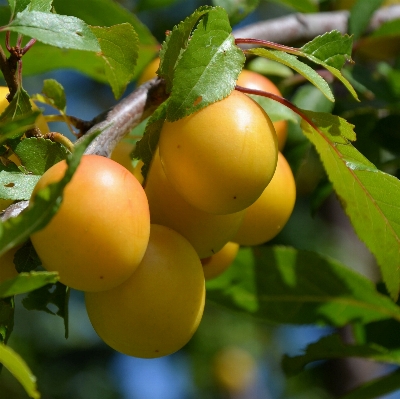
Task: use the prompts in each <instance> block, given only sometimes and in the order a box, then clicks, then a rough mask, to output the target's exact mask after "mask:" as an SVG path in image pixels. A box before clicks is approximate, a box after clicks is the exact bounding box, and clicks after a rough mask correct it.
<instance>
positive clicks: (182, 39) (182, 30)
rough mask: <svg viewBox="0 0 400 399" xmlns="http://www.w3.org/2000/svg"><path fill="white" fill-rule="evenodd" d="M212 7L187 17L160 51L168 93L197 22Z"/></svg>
mask: <svg viewBox="0 0 400 399" xmlns="http://www.w3.org/2000/svg"><path fill="white" fill-rule="evenodd" d="M211 9H212V8H211V7H200V8H199V9H197V10H196V11H195V12H194V13H193V14H191V15H189V16H188V17H186V18H185V19H184V20H183V21H182V22H180V23H179V24H178V25H176V26H174V28H173V29H172V31H171V32H169V33H168V35H167V37H166V39H165V41H164V42H163V44H162V47H161V50H160V58H161V62H160V67H159V76H161V77H162V78H163V79H165V82H166V91H167V93H168V92H170V91H171V89H172V81H173V78H174V71H175V65H176V63H177V61H178V59H179V57H180V55H181V52H182V49H185V48H186V47H187V45H188V41H189V37H190V35H191V33H192V30H193V28H194V27H195V25H196V23H197V21H198V20H199V19H200V18H201V17H202V16H203V15H204V14H207V13H208V12H209V11H210V10H211Z"/></svg>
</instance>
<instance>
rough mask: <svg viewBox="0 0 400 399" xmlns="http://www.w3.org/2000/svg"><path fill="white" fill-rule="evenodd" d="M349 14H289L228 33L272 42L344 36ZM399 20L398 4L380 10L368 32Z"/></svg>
mask: <svg viewBox="0 0 400 399" xmlns="http://www.w3.org/2000/svg"><path fill="white" fill-rule="evenodd" d="M349 16H350V13H349V11H334V12H320V13H315V14H300V13H296V14H290V15H288V16H284V17H280V18H275V19H270V20H266V21H261V22H256V23H254V24H250V25H247V26H245V27H243V28H240V29H235V30H234V31H233V32H232V33H233V35H234V36H235V37H251V38H254V39H263V40H269V41H271V42H276V43H281V44H285V43H293V42H296V41H308V40H311V39H313V38H314V37H315V36H318V35H322V34H324V33H325V32H329V31H331V30H334V29H336V30H338V31H340V32H341V33H342V34H344V33H348V20H349ZM399 18H400V5H394V6H390V7H385V8H380V9H379V10H377V11H376V12H375V13H374V14H373V16H372V18H371V21H370V24H369V27H368V31H373V30H376V29H377V28H379V27H380V26H381V25H382V24H383V23H385V22H387V21H391V20H394V19H399Z"/></svg>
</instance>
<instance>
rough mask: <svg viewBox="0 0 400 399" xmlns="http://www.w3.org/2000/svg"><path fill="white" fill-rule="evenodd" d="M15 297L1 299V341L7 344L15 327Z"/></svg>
mask: <svg viewBox="0 0 400 399" xmlns="http://www.w3.org/2000/svg"><path fill="white" fill-rule="evenodd" d="M14 312H15V303H14V297H9V298H2V299H0V342H1V343H4V344H6V343H7V341H8V339H9V338H10V335H11V333H12V330H13V328H14Z"/></svg>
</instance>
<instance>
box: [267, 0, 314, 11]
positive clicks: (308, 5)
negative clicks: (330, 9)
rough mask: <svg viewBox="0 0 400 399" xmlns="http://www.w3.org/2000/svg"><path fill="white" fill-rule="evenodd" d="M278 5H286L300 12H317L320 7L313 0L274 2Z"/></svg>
mask: <svg viewBox="0 0 400 399" xmlns="http://www.w3.org/2000/svg"><path fill="white" fill-rule="evenodd" d="M273 1H275V2H276V3H280V4H285V5H287V6H289V7H292V8H294V9H295V10H297V11H300V12H317V11H318V6H317V4H316V3H315V1H313V0H273Z"/></svg>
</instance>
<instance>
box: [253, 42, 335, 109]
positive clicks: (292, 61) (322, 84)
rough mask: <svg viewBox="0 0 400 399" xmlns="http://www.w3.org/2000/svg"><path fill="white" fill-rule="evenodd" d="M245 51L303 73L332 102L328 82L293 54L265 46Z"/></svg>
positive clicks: (332, 98)
mask: <svg viewBox="0 0 400 399" xmlns="http://www.w3.org/2000/svg"><path fill="white" fill-rule="evenodd" d="M247 53H250V54H254V55H258V56H260V57H264V58H267V59H270V60H273V61H277V62H280V63H282V64H284V65H286V66H288V67H290V68H292V69H294V70H295V71H296V72H298V73H299V74H301V75H303V76H304V77H305V78H306V79H307V80H309V81H310V82H311V83H312V84H313V85H315V86H316V87H318V89H320V90H321V91H322V93H323V94H324V95H325V97H326V98H327V99H328V100H330V101H332V102H333V101H334V100H335V99H334V97H333V94H332V91H331V89H330V87H329V85H328V83H327V82H326V81H325V80H324V79H323V78H322V77H321V76H320V75H318V73H317V72H315V71H314V69H312V68H311V67H309V66H308V65H307V64H304V63H303V62H301V61H299V60H298V59H297V57H295V56H294V55H292V54H287V53H284V52H283V51H279V50H267V49H265V48H255V49H250V50H247Z"/></svg>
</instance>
